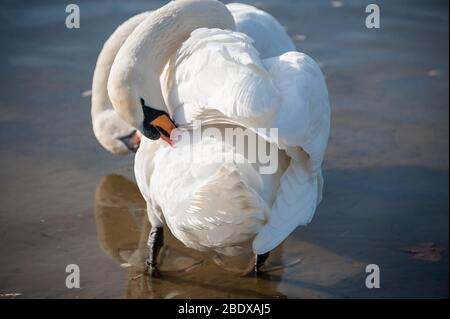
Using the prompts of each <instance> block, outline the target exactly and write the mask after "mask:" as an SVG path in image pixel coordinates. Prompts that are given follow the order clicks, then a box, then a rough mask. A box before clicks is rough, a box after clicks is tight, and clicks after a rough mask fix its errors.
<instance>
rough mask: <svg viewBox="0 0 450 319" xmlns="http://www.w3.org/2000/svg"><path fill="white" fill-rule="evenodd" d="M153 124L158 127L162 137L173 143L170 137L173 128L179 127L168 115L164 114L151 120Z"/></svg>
mask: <svg viewBox="0 0 450 319" xmlns="http://www.w3.org/2000/svg"><path fill="white" fill-rule="evenodd" d="M150 124H151V125H153V126H154V127H156V129H157V130H158V132H159V133H160V135H161V138H162V139H163V140H164V141H166V142H167V143H168V144H169V145H172V140H171V139H170V135H171V134H172V132H173V130H175V129H176V128H177V126H176V125H175V123H174V122H173V121H172V120H171V119H170V117H168V116H167V115H165V114H163V115H160V116H158V117H157V118H156V119H154V120H153V121H151V122H150Z"/></svg>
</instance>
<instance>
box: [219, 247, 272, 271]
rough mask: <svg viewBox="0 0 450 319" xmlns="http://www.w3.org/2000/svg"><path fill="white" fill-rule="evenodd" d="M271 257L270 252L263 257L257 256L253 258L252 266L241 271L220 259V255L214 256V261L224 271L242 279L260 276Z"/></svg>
mask: <svg viewBox="0 0 450 319" xmlns="http://www.w3.org/2000/svg"><path fill="white" fill-rule="evenodd" d="M269 255H270V252H267V253H264V254H261V255H255V256H254V257H253V258H252V260H251V262H250V264H249V265H248V266H247V267H246V268H245V269H240V268H238V267H234V266H229V265H226V264H225V262H224V261H223V260H222V258H220V256H219V255H216V256H214V258H213V260H214V262H215V263H216V264H217V265H218V266H219V267H221V268H222V269H225V270H226V271H230V272H234V273H238V274H239V275H240V276H241V277H247V276H259V275H261V274H262V273H264V272H265V269H262V267H263V266H264V264H265V263H266V260H267V259H268V258H269Z"/></svg>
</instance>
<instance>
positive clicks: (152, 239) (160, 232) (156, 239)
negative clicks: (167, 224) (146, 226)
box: [145, 227, 164, 275]
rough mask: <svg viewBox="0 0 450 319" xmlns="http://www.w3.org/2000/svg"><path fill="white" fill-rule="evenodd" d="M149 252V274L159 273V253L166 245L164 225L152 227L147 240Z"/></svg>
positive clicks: (147, 261)
mask: <svg viewBox="0 0 450 319" xmlns="http://www.w3.org/2000/svg"><path fill="white" fill-rule="evenodd" d="M147 245H148V249H149V254H148V259H147V260H146V262H145V263H146V265H147V267H148V270H147V271H148V273H149V275H156V274H157V263H158V255H159V252H160V251H161V248H162V246H163V245H164V229H163V227H152V229H151V230H150V233H149V235H148V241H147Z"/></svg>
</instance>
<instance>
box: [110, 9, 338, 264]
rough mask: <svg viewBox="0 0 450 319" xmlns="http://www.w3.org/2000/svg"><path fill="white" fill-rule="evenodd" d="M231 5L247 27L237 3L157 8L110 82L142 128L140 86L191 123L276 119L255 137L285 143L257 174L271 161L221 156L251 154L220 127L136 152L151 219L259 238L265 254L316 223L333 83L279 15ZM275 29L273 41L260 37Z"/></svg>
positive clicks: (193, 235) (194, 242)
mask: <svg viewBox="0 0 450 319" xmlns="http://www.w3.org/2000/svg"><path fill="white" fill-rule="evenodd" d="M228 8H229V9H230V10H231V12H232V13H233V16H234V20H235V21H236V23H237V26H238V30H239V26H240V27H241V29H240V30H241V31H244V32H247V35H246V34H244V33H240V32H236V31H233V30H235V28H234V25H233V23H232V20H230V18H229V17H230V13H229V11H227V10H224V7H223V6H222V5H221V4H219V3H218V2H216V1H212V0H184V1H181V0H180V1H177V2H172V3H170V4H169V5H167V6H165V7H163V8H161V9H160V10H158V11H155V12H153V13H151V14H149V15H148V16H147V17H146V19H145V20H144V21H143V22H142V23H141V24H139V26H138V27H137V28H136V29H135V30H134V31H133V32H131V34H130V35H129V37H128V39H127V40H126V41H125V43H124V44H123V46H122V47H121V48H120V50H119V52H118V53H117V56H116V58H115V60H114V63H113V65H112V68H111V73H110V75H109V81H108V93H109V97H110V99H111V102H112V105H113V106H114V108H115V109H116V111H117V112H118V113H119V114H120V116H121V117H122V118H123V119H124V120H126V121H127V122H128V123H129V124H130V125H133V126H135V127H136V128H138V129H140V127H141V125H142V124H141V123H142V120H143V117H142V114H141V113H140V110H139V103H138V101H139V98H144V99H145V101H146V102H147V103H148V104H149V105H151V106H152V107H154V108H156V109H160V110H166V111H167V112H168V113H169V114H170V115H171V116H172V118H173V119H174V121H175V122H176V123H178V124H181V126H182V127H185V128H189V129H191V130H193V131H189V134H191V135H192V134H194V132H195V130H196V129H195V128H192V122H193V121H194V120H196V119H200V120H202V121H203V125H205V124H206V125H209V126H212V127H215V128H217V129H220V130H224V129H225V127H229V126H232V127H244V128H249V129H251V130H253V131H257V129H258V128H278V139H273V136H268V135H264V134H261V135H260V136H259V137H258V138H259V139H260V140H262V143H261V144H260V145H261V146H260V147H266V146H268V147H270V148H272V149H275V151H276V152H275V153H276V155H277V156H276V157H277V158H278V161H279V165H278V167H277V169H276V171H275V172H274V173H273V174H260V168H261V167H262V166H263V164H262V163H254V164H249V163H241V164H238V163H233V162H230V161H225V160H222V161H218V160H217V157H218V156H221V158H222V159H223V158H230V157H231V158H232V157H233V156H243V157H245V156H246V155H245V154H237V155H236V150H235V149H234V148H233V145H230V144H228V143H227V142H224V141H223V140H217V139H214V138H210V139H206V140H202V141H200V142H199V143H197V144H195V145H194V147H193V148H189V147H188V146H187V145H185V144H183V143H182V142H179V143H176V144H175V147H174V148H172V147H170V146H168V145H167V144H165V143H164V142H163V141H161V140H157V141H151V140H149V139H147V138H143V141H142V143H141V147H140V148H139V150H138V152H137V154H136V159H135V175H136V180H137V183H138V186H139V188H140V190H141V192H142V194H143V196H144V198H145V199H146V201H147V203H148V214H149V219H150V222H151V223H152V225H153V226H155V227H160V226H162V225H164V224H167V226H168V227H169V228H170V230H171V231H172V233H173V234H174V235H175V236H176V237H177V238H178V239H179V240H180V241H182V242H183V243H184V244H186V245H187V246H189V247H192V248H195V249H199V250H206V249H213V250H216V251H218V252H220V253H223V254H227V255H236V254H240V253H242V252H245V251H246V250H247V249H248V248H249V245H248V243H249V242H251V241H252V240H253V251H254V252H255V253H257V254H262V253H265V252H267V251H270V250H272V249H273V248H275V247H276V246H277V245H278V244H280V243H281V242H282V241H283V240H284V239H285V238H286V237H287V236H288V235H289V234H290V233H291V232H292V231H293V230H294V229H295V228H296V227H298V226H299V225H306V224H307V223H309V222H310V221H311V219H312V217H313V215H314V212H315V209H316V206H317V204H318V203H319V202H320V200H321V194H322V185H323V180H322V174H321V164H322V161H323V157H324V152H325V148H326V145H327V141H328V135H329V126H330V108H329V101H328V93H327V87H326V84H325V81H324V78H323V75H322V73H321V71H320V68H319V67H318V65H317V64H316V63H315V62H314V60H312V59H311V58H310V57H308V56H307V55H305V54H302V53H299V52H293V51H292V50H294V48H293V44H292V42H291V41H290V39H289V38H288V37H287V35H286V33H285V31H284V29H283V28H282V27H281V25H279V23H278V22H276V20H275V19H273V17H271V16H269V15H267V14H264V13H263V12H262V11H261V10H256V9H254V10H253V12H252V9H251V7H249V6H244V5H239V4H236V5H229V7H228ZM239 8H241V9H242V12H241V13H239ZM200 9H203V10H200ZM200 12H201V13H200ZM255 17H259V18H260V20H257V19H256V18H255ZM261 25H263V26H264V27H262V26H261ZM216 28H217V29H216ZM224 29H225V30H224ZM268 30H270V32H271V33H269V31H268ZM156 31H157V32H156ZM261 31H262V32H261ZM253 37H254V38H253ZM252 38H253V39H252ZM271 39H272V40H273V44H274V45H273V47H271V46H270V45H267V43H266V41H263V40H268V42H269V44H270V40H271ZM254 40H256V42H255V41H254ZM272 48H273V51H271V49H272ZM144 70H145V72H144ZM161 73H162V75H161ZM155 79H159V80H160V81H157V80H156V81H155ZM218 147H220V149H221V151H217V149H218ZM192 153H194V154H192ZM191 155H195V156H197V157H196V158H197V159H199V160H198V161H195V162H192V161H190V160H189V159H190V158H191ZM273 159H275V158H273Z"/></svg>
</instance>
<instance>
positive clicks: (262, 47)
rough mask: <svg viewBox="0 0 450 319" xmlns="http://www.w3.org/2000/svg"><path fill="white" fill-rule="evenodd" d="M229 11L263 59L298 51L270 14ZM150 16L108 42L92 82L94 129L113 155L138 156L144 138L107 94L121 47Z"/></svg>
mask: <svg viewBox="0 0 450 319" xmlns="http://www.w3.org/2000/svg"><path fill="white" fill-rule="evenodd" d="M227 8H228V10H230V12H231V14H232V15H233V18H234V21H235V24H236V30H237V31H239V32H242V33H245V34H247V35H248V36H250V37H251V38H252V39H253V40H254V45H255V48H256V49H257V50H258V52H259V53H260V56H261V57H262V58H267V57H273V56H277V55H280V54H283V53H285V52H288V51H295V45H294V43H293V42H292V40H291V39H290V38H289V36H288V35H287V33H286V31H285V30H284V28H283V27H282V26H281V25H280V23H279V22H278V21H277V20H276V19H275V18H273V17H272V16H271V15H270V14H268V13H267V12H264V11H262V10H259V9H257V8H255V7H253V6H250V5H246V4H241V3H231V4H228V5H227ZM149 14H150V11H148V12H143V13H140V14H137V15H136V16H133V17H131V18H130V19H128V20H127V21H125V22H124V23H122V24H121V25H120V26H119V27H118V28H117V29H116V30H115V31H114V32H113V34H112V35H111V36H110V37H109V38H108V40H107V41H106V42H105V44H104V46H103V48H102V50H101V52H100V54H99V56H98V59H97V64H96V67H95V71H94V77H93V81H92V101H91V104H92V107H91V116H92V123H93V129H94V134H95V136H96V138H97V140H98V141H99V143H100V144H101V145H102V146H103V147H104V148H105V149H106V150H108V151H109V152H111V153H113V154H122V155H124V154H128V153H130V152H136V150H137V148H138V147H139V143H140V138H141V136H140V133H139V131H137V130H136V129H135V128H134V127H132V126H130V125H129V124H128V123H126V122H125V121H123V120H122V119H121V118H120V117H119V116H118V115H117V113H116V112H115V111H114V109H113V106H112V104H111V102H110V100H109V96H108V92H107V81H108V76H109V72H110V70H111V65H112V63H113V61H114V58H115V57H116V54H117V52H118V51H119V49H120V47H121V46H122V45H123V43H124V42H125V40H126V39H127V38H128V36H129V35H130V34H131V32H133V31H134V29H135V28H136V27H137V26H138V25H139V24H140V23H141V22H142V21H143V20H144V19H145V18H146V17H147V16H148V15H149Z"/></svg>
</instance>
